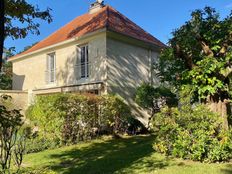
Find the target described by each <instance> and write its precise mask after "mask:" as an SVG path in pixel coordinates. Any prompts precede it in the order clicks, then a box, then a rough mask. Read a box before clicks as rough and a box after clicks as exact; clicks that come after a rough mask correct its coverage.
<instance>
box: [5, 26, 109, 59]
mask: <svg viewBox="0 0 232 174" xmlns="http://www.w3.org/2000/svg"><path fill="white" fill-rule="evenodd" d="M103 32H106V28H102V29H98V30H97V31H94V32H91V33H88V34H85V35H83V36H80V37H74V38H71V39H68V40H65V41H63V42H59V43H57V44H54V45H51V46H47V47H44V48H41V49H38V50H36V51H32V52H30V53H27V54H22V55H18V56H17V55H16V56H13V57H10V58H9V59H8V61H9V62H14V61H18V60H20V59H23V58H25V57H28V56H32V55H34V54H38V53H40V52H43V51H46V50H49V49H54V48H56V47H60V46H64V45H67V44H70V43H73V42H76V41H78V40H82V39H86V38H88V37H91V36H94V35H97V34H100V33H103Z"/></svg>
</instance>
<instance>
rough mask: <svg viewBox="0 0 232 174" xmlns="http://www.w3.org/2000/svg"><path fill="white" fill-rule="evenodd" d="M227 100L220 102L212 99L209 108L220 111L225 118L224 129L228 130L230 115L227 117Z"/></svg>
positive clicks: (223, 118) (216, 111)
mask: <svg viewBox="0 0 232 174" xmlns="http://www.w3.org/2000/svg"><path fill="white" fill-rule="evenodd" d="M228 104H229V103H228V101H227V100H223V101H221V100H219V101H218V102H215V101H210V102H209V109H210V110H211V111H213V112H215V113H218V114H219V115H220V116H221V117H222V120H223V125H222V126H223V129H224V130H228V129H229V124H228V117H227V115H228V114H227V105H228Z"/></svg>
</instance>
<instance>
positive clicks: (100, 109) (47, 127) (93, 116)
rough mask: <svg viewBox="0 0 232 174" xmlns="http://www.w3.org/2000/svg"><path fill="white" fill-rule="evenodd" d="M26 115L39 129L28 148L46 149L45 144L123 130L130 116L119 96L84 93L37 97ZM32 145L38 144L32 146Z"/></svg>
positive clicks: (53, 144) (124, 130)
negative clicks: (37, 145) (38, 145)
mask: <svg viewBox="0 0 232 174" xmlns="http://www.w3.org/2000/svg"><path fill="white" fill-rule="evenodd" d="M26 115H27V118H29V119H30V120H31V121H32V122H33V123H34V124H35V125H36V126H38V128H39V132H38V137H37V138H36V139H37V140H35V141H34V142H33V140H31V143H30V144H31V145H30V146H31V147H32V148H31V151H39V150H40V147H41V148H43V147H44V148H46V149H47V148H50V147H48V146H47V145H52V146H53V147H54V146H56V144H57V145H61V144H73V143H77V142H79V141H83V140H89V139H92V138H94V137H96V136H99V135H102V134H112V133H124V132H126V131H127V128H128V124H129V118H131V116H130V109H129V108H128V106H127V105H126V104H125V103H124V101H123V100H122V99H121V98H119V97H117V96H94V95H87V94H86V95H76V94H55V95H47V96H38V97H37V99H36V103H35V104H34V105H33V106H31V107H30V108H29V109H28V110H27V113H26ZM44 140H46V141H44ZM47 142H48V143H47ZM50 142H54V143H50ZM34 144H41V146H40V147H39V148H36V147H34V148H33V145H34ZM33 149H34V150H33Z"/></svg>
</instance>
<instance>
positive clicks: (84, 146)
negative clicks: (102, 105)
mask: <svg viewBox="0 0 232 174" xmlns="http://www.w3.org/2000/svg"><path fill="white" fill-rule="evenodd" d="M153 140H154V137H152V136H136V137H126V138H122V139H112V138H110V137H104V138H102V139H98V140H94V141H91V142H87V143H81V144H78V145H75V146H70V147H63V148H59V149H54V150H47V151H43V152H40V153H35V154H29V155H26V156H25V159H24V163H23V166H24V168H26V169H27V170H32V169H33V170H43V171H46V172H44V173H48V171H50V173H51V174H53V173H54V174H55V173H61V174H78V173H80V174H108V173H109V174H112V173H115V174H119V173H129V174H133V173H136V174H145V173H148V174H153V173H154V174H220V173H221V174H231V173H232V163H226V164H202V163H198V162H192V161H183V160H179V159H172V158H166V157H165V156H163V155H160V154H158V153H156V152H154V150H153V148H152V144H153ZM27 173H29V172H27Z"/></svg>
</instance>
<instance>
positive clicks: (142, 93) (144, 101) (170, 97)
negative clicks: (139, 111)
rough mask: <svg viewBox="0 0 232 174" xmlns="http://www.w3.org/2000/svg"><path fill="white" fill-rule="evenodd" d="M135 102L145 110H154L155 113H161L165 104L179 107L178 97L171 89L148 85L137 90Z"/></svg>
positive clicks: (143, 85)
mask: <svg viewBox="0 0 232 174" xmlns="http://www.w3.org/2000/svg"><path fill="white" fill-rule="evenodd" d="M135 101H136V103H138V104H139V105H140V106H141V107H143V108H146V109H152V110H153V113H156V112H157V111H159V110H160V108H161V107H162V106H163V105H164V104H167V105H168V106H176V105H177V98H176V95H175V94H174V93H173V92H171V90H170V89H168V88H166V87H164V86H160V87H157V88H154V87H153V86H151V85H150V84H146V83H144V84H142V85H141V86H140V87H138V88H137V91H136V97H135Z"/></svg>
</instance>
